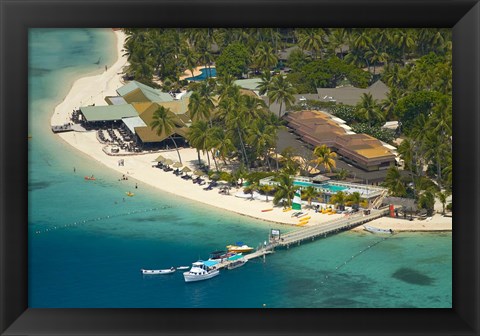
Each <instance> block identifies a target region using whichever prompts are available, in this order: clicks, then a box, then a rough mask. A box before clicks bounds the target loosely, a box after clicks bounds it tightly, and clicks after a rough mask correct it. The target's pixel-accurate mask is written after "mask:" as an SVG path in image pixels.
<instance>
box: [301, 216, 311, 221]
mask: <svg viewBox="0 0 480 336" xmlns="http://www.w3.org/2000/svg"><path fill="white" fill-rule="evenodd" d="M310 218H312V216H307V217H302V218H300V222H303V221H307V220H309V219H310Z"/></svg>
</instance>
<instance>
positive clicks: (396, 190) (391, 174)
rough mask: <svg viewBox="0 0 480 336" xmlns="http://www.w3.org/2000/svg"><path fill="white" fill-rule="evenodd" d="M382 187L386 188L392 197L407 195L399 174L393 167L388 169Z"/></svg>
mask: <svg viewBox="0 0 480 336" xmlns="http://www.w3.org/2000/svg"><path fill="white" fill-rule="evenodd" d="M383 185H384V186H385V187H387V188H388V190H389V193H390V194H391V195H393V196H398V197H403V196H405V195H406V194H407V192H406V190H405V186H404V185H403V182H402V177H401V175H400V172H399V170H398V168H397V167H395V166H392V167H390V168H389V169H388V171H387V175H386V177H385V181H384V182H383Z"/></svg>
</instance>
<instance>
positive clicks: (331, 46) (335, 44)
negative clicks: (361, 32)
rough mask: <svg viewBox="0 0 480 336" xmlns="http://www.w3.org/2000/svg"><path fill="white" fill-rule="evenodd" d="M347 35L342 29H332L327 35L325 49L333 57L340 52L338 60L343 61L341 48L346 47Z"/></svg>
mask: <svg viewBox="0 0 480 336" xmlns="http://www.w3.org/2000/svg"><path fill="white" fill-rule="evenodd" d="M347 41H348V33H347V31H346V30H345V29H344V28H334V29H332V30H331V31H330V34H328V44H327V49H328V51H329V53H330V54H331V55H332V56H334V55H337V52H339V51H340V58H342V59H343V53H342V49H341V48H342V47H343V46H344V45H347V43H348V42H347Z"/></svg>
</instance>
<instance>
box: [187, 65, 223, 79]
mask: <svg viewBox="0 0 480 336" xmlns="http://www.w3.org/2000/svg"><path fill="white" fill-rule="evenodd" d="M200 72H201V74H200V75H198V76H195V77H188V78H185V79H187V80H191V81H202V80H205V79H207V78H208V77H216V76H217V69H215V68H210V69H208V68H201V69H200Z"/></svg>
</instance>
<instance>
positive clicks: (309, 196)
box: [301, 186, 320, 208]
mask: <svg viewBox="0 0 480 336" xmlns="http://www.w3.org/2000/svg"><path fill="white" fill-rule="evenodd" d="M301 195H302V199H304V200H307V202H308V206H309V207H310V208H311V207H312V200H313V199H314V198H317V197H318V196H319V195H320V193H319V192H318V191H317V189H315V188H314V187H313V186H309V187H307V188H305V189H303V190H302V194H301Z"/></svg>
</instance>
